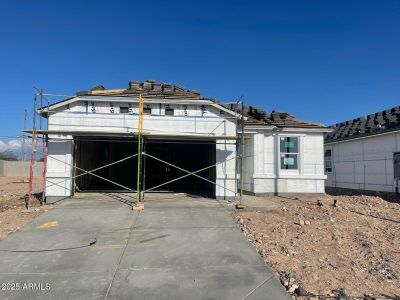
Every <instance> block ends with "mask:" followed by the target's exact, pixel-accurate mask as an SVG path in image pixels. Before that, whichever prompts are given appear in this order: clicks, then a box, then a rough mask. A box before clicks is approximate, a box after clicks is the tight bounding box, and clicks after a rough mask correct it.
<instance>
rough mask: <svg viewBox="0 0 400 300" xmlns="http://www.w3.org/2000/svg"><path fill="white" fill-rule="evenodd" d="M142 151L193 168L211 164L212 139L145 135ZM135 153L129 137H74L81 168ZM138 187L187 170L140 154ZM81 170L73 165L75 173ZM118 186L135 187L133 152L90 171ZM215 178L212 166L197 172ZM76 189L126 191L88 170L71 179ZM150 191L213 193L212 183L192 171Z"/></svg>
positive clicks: (208, 194)
mask: <svg viewBox="0 0 400 300" xmlns="http://www.w3.org/2000/svg"><path fill="white" fill-rule="evenodd" d="M143 148H144V149H143V151H144V152H146V153H148V154H149V155H152V156H154V157H157V158H158V159H161V160H163V161H166V162H169V163H171V164H173V165H176V166H179V167H180V168H183V169H185V170H188V171H191V172H194V171H197V170H199V169H202V168H206V167H208V166H211V165H214V164H215V142H214V141H193V140H156V139H145V142H144V147H143ZM136 153H137V142H136V141H134V140H132V139H116V138H113V139H106V138H101V139H99V138H96V139H88V138H79V137H76V138H75V163H76V166H77V167H78V168H81V169H83V170H89V171H90V170H93V169H96V168H100V167H102V166H104V165H107V164H111V163H114V162H116V161H118V160H122V159H124V158H126V157H128V156H130V155H133V154H136ZM142 166H143V169H142V170H143V172H142V178H141V179H142V180H141V181H142V184H143V185H142V189H143V188H145V189H149V188H152V187H155V186H158V185H160V184H162V183H165V182H168V181H171V180H173V179H176V178H178V177H181V176H184V175H186V174H187V173H186V172H184V171H182V170H179V169H177V168H175V167H172V166H169V165H167V164H165V163H163V162H160V161H158V160H155V159H154V158H151V157H149V156H145V155H144V156H143V161H142ZM82 173H84V172H83V171H81V170H79V169H77V170H76V174H75V176H76V175H79V174H82ZM93 173H94V174H97V175H99V176H101V177H104V178H107V179H108V180H111V181H113V182H116V183H118V184H120V185H122V186H125V187H128V188H130V189H132V190H136V182H137V181H136V179H137V156H136V157H133V158H130V159H127V160H124V161H122V162H120V163H117V164H114V165H111V166H109V167H106V168H103V169H100V170H97V171H95V172H93ZM197 174H198V175H199V176H201V177H204V178H207V179H208V180H211V181H212V182H215V167H211V168H208V169H206V170H204V171H201V172H199V173H197ZM75 189H76V190H77V191H96V192H109V191H113V192H120V191H121V192H122V191H124V192H126V190H124V188H123V187H120V186H117V185H115V184H113V183H111V182H107V181H105V180H103V179H100V178H97V177H95V176H93V175H90V174H85V175H82V176H79V177H78V178H76V179H75ZM154 191H170V192H185V193H188V194H194V195H201V196H207V197H215V186H214V184H212V183H210V182H207V181H205V180H203V179H201V178H198V177H195V176H193V175H190V176H187V177H185V178H183V179H180V180H177V181H174V182H171V183H169V184H167V185H163V186H161V187H159V188H157V189H155V190H154Z"/></svg>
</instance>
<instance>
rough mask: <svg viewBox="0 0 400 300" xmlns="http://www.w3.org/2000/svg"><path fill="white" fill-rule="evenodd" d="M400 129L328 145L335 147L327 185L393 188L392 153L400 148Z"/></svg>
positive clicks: (377, 188) (373, 189)
mask: <svg viewBox="0 0 400 300" xmlns="http://www.w3.org/2000/svg"><path fill="white" fill-rule="evenodd" d="M399 143H400V133H398V132H397V133H388V134H384V135H376V136H371V137H365V138H361V139H354V140H348V141H342V142H338V143H333V144H327V145H325V149H326V150H327V149H331V150H332V172H329V173H327V181H326V186H327V187H338V188H347V189H357V190H367V191H382V192H394V191H395V187H396V182H395V180H394V176H393V153H395V152H399V151H400V145H399Z"/></svg>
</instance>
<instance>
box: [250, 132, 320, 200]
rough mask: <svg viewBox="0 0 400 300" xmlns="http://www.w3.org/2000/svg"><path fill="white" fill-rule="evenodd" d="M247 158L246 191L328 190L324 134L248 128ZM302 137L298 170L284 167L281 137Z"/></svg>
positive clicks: (262, 192) (315, 191)
mask: <svg viewBox="0 0 400 300" xmlns="http://www.w3.org/2000/svg"><path fill="white" fill-rule="evenodd" d="M246 132H247V134H246V136H247V138H246V143H245V146H246V150H245V155H249V154H251V153H253V155H254V159H248V160H246V167H245V168H244V179H245V186H244V190H245V191H248V192H251V193H254V194H256V195H257V194H270V193H278V194H284V193H324V192H325V185H324V183H325V182H324V181H325V179H326V176H325V174H324V156H323V149H324V144H323V133H322V132H310V131H309V130H308V129H303V130H299V129H296V130H293V131H290V130H289V129H286V130H284V131H280V130H279V129H278V130H260V129H257V130H255V129H252V128H251V127H250V126H249V127H248V128H247V129H246ZM285 136H290V137H299V156H298V169H297V170H283V169H281V167H280V140H279V139H280V138H281V137H285Z"/></svg>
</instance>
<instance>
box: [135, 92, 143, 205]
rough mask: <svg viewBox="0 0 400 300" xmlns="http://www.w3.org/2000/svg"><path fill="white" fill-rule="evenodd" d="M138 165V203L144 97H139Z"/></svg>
mask: <svg viewBox="0 0 400 300" xmlns="http://www.w3.org/2000/svg"><path fill="white" fill-rule="evenodd" d="M138 122H139V124H138V163H137V180H136V194H137V198H136V200H137V202H140V201H141V192H140V184H141V183H140V176H141V158H142V130H143V97H142V95H141V94H140V95H139V119H138Z"/></svg>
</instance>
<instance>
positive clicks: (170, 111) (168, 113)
mask: <svg viewBox="0 0 400 300" xmlns="http://www.w3.org/2000/svg"><path fill="white" fill-rule="evenodd" d="M165 115H166V116H173V115H174V109H173V108H169V107H168V108H165Z"/></svg>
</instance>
